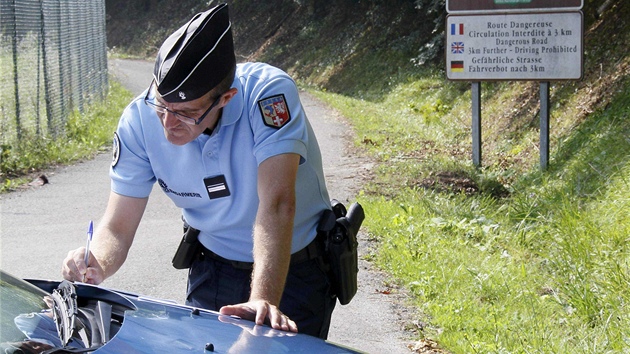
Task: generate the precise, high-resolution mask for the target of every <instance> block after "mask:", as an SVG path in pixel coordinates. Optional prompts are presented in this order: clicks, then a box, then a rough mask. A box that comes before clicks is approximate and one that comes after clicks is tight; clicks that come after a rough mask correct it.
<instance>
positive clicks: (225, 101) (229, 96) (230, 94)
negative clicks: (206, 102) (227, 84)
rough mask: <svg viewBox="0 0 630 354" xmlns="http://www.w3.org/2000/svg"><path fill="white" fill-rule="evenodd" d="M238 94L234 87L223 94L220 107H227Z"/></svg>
mask: <svg viewBox="0 0 630 354" xmlns="http://www.w3.org/2000/svg"><path fill="white" fill-rule="evenodd" d="M237 93H238V89H237V88H236V87H232V88H231V89H229V90H227V91H226V92H225V93H223V95H221V102H219V107H224V106H226V105H227V104H228V103H229V102H230V101H231V100H232V98H234V96H236V94H237Z"/></svg>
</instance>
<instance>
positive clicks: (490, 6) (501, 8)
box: [446, 0, 584, 14]
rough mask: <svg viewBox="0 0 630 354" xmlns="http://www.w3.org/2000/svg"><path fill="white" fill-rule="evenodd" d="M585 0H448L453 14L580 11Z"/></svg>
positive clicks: (447, 10)
mask: <svg viewBox="0 0 630 354" xmlns="http://www.w3.org/2000/svg"><path fill="white" fill-rule="evenodd" d="M583 6H584V0H446V12H448V13H451V14H464V13H492V12H555V11H578V10H581V9H582V7H583Z"/></svg>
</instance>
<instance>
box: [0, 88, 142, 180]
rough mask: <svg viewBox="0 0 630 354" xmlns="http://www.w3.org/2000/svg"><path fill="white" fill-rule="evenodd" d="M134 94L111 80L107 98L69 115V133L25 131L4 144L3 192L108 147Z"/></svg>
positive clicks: (1, 178)
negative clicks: (31, 176) (36, 174)
mask: <svg viewBox="0 0 630 354" xmlns="http://www.w3.org/2000/svg"><path fill="white" fill-rule="evenodd" d="M130 100H131V94H130V93H129V91H127V90H125V89H124V88H122V86H120V84H118V83H117V82H115V81H113V80H110V89H109V93H108V96H107V98H106V99H105V100H104V101H102V102H97V103H94V104H92V105H90V106H88V107H85V108H84V112H83V113H82V114H81V113H79V112H78V111H75V112H73V113H72V114H71V116H70V117H69V118H68V121H67V123H66V128H65V135H63V136H60V137H58V138H56V139H52V138H50V137H47V136H41V135H39V134H36V133H35V132H32V131H28V130H25V131H23V134H24V136H23V139H22V141H21V142H20V143H14V144H7V145H3V146H2V152H1V153H2V159H1V160H0V168H1V171H2V174H1V175H0V192H6V191H10V190H14V189H16V188H19V187H20V186H22V185H24V184H25V183H26V182H27V181H28V177H27V176H28V174H29V173H33V172H36V171H41V170H44V169H46V168H50V167H54V166H56V165H63V164H69V163H73V162H76V161H79V160H81V159H86V158H89V157H92V156H94V154H96V153H98V152H99V151H101V150H102V149H103V148H104V147H108V146H109V143H110V142H111V139H112V134H113V132H114V131H115V130H116V124H117V123H118V119H119V118H120V113H121V112H122V110H123V108H124V107H125V106H126V105H127V104H128V103H129V101H130Z"/></svg>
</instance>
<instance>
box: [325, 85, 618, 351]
mask: <svg viewBox="0 0 630 354" xmlns="http://www.w3.org/2000/svg"><path fill="white" fill-rule="evenodd" d="M568 85H571V84H568ZM586 86H588V85H586ZM526 87H527V85H526V84H513V85H510V84H498V85H495V86H494V87H491V88H490V89H489V90H488V91H487V92H486V97H485V100H486V102H487V103H486V109H487V110H488V111H489V112H500V111H501V110H502V109H503V107H502V106H501V102H506V101H510V100H514V99H515V97H517V96H518V95H519V94H520V92H522V91H523V89H524V88H526ZM556 89H557V90H566V89H565V88H563V86H558V87H557V88H556ZM575 91H576V97H572V98H571V99H568V100H566V103H565V104H557V105H556V106H555V107H554V109H555V112H554V114H555V117H554V119H555V120H556V121H557V122H558V123H557V124H558V125H561V126H571V124H567V121H570V120H571V119H574V117H575V116H574V105H575V102H576V101H579V100H580V95H585V96H587V97H588V93H581V90H575ZM314 93H315V94H316V95H317V96H319V97H320V98H322V99H324V100H326V101H327V102H329V103H330V104H331V105H332V106H334V107H335V108H337V109H338V110H339V111H340V112H341V113H342V114H343V115H345V116H346V117H348V118H349V119H350V120H351V122H352V124H353V126H354V128H355V132H356V135H357V139H356V145H357V146H359V147H361V148H362V149H363V150H364V151H365V153H366V154H368V155H369V156H370V157H371V158H373V159H375V160H376V161H377V162H378V164H377V166H378V167H377V168H376V169H375V171H374V173H375V179H374V180H373V181H372V182H370V183H369V184H368V185H367V186H365V188H364V190H363V191H362V193H361V194H360V195H359V196H358V200H359V201H360V202H361V203H362V204H363V206H364V208H365V210H366V220H365V222H364V226H365V228H366V229H367V230H368V232H369V234H370V237H371V238H372V239H374V240H376V241H377V242H378V243H379V247H378V250H377V251H374V254H371V255H367V257H369V258H370V259H372V260H374V261H375V262H376V264H377V265H378V266H379V267H381V268H382V269H387V270H388V271H389V272H390V274H391V276H392V279H391V281H392V282H397V283H399V284H400V285H402V286H404V287H405V288H406V289H408V290H409V291H410V293H411V294H412V295H413V300H412V301H413V306H416V307H417V308H418V309H419V310H420V311H421V313H422V315H420V317H421V318H419V319H420V320H421V321H422V322H424V323H427V326H426V327H425V328H424V330H422V331H420V332H419V333H418V336H419V337H430V338H431V339H434V340H437V341H438V342H439V343H440V345H441V346H442V347H443V348H445V349H446V350H448V351H451V352H453V353H620V352H630V323H629V322H630V309H629V308H628V303H629V302H630V295H629V292H628V288H629V287H630V246H628V244H629V242H628V241H630V218H628V217H627V215H628V210H630V209H629V207H630V155H629V154H628V151H630V139H628V136H630V119H629V118H630V117H629V115H630V98H629V97H630V80H628V79H624V80H622V81H621V83H620V84H618V85H617V89H616V91H615V94H614V95H612V96H610V97H607V98H606V99H607V100H608V102H609V103H608V104H606V105H603V106H600V108H597V109H595V111H594V112H593V113H592V114H590V115H587V116H585V117H584V118H583V119H582V121H581V122H580V124H577V125H576V124H573V126H572V127H571V128H563V129H557V130H556V131H553V132H552V141H553V142H554V144H553V145H552V151H551V155H552V156H551V165H550V168H549V169H548V170H547V171H544V172H542V171H540V169H539V167H538V156H537V154H530V155H529V156H524V155H522V152H523V151H524V150H526V147H527V145H531V144H532V141H533V140H536V139H537V137H536V127H535V126H533V127H527V125H521V126H520V128H519V130H516V131H514V133H513V134H511V135H509V136H500V135H499V134H498V133H497V135H496V136H491V137H490V138H487V139H492V140H493V141H492V142H490V143H489V144H488V145H485V147H486V148H487V150H486V154H487V155H486V156H488V160H490V161H500V160H501V159H504V160H508V158H507V157H506V156H508V155H511V156H512V157H514V156H520V157H519V158H520V160H519V161H520V162H521V163H518V164H517V163H511V164H510V163H504V164H499V163H493V164H490V165H487V166H484V167H482V168H475V167H473V166H472V162H471V156H470V138H469V137H468V135H469V130H468V129H469V128H468V126H469V124H470V123H469V122H467V119H464V118H462V117H466V116H467V115H468V114H469V113H468V108H467V107H469V104H470V95H469V93H468V92H462V87H461V85H457V84H452V83H448V82H445V81H444V80H443V78H441V77H439V75H435V74H432V73H430V72H428V73H426V75H424V78H422V79H417V80H414V81H413V82H409V83H399V84H397V85H396V86H395V87H393V88H391V89H389V90H388V91H387V92H385V93H383V95H382V96H381V97H380V99H374V97H370V99H365V98H363V97H357V96H349V95H340V94H331V93H325V92H314ZM488 116H490V117H492V114H489V115H488ZM488 116H486V117H488ZM489 130H490V129H489ZM447 171H450V172H457V173H458V174H459V175H462V176H467V177H469V178H470V179H472V180H473V181H475V182H476V183H477V184H478V186H479V192H478V193H473V194H465V193H457V192H453V191H451V192H449V191H443V190H442V191H438V190H434V189H428V188H422V187H421V182H422V181H423V180H424V179H426V178H430V177H431V176H435V175H436V173H439V172H447ZM497 186H499V187H501V188H503V189H504V190H506V191H509V197H497V195H496V194H495V193H494V188H497Z"/></svg>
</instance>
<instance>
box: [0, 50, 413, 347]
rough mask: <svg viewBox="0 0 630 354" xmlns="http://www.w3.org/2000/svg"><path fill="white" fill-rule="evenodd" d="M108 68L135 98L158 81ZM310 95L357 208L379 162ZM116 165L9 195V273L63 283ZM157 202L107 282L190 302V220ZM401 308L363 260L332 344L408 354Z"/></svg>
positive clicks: (345, 193) (4, 215) (337, 180)
mask: <svg viewBox="0 0 630 354" xmlns="http://www.w3.org/2000/svg"><path fill="white" fill-rule="evenodd" d="M109 65H110V71H111V72H112V73H113V74H114V76H115V77H116V79H117V80H118V81H120V82H121V83H123V85H124V86H125V87H127V88H128V89H129V90H130V91H132V92H133V93H134V94H139V93H140V92H142V91H143V90H144V89H145V88H146V87H148V85H149V83H150V81H151V72H152V67H153V66H152V63H150V62H144V61H133V60H111V61H110V63H109ZM301 98H302V102H303V105H304V107H305V109H306V112H307V115H308V117H309V120H310V121H311V124H312V125H313V128H314V130H315V133H316V135H317V137H318V141H319V144H320V147H321V149H322V156H323V159H324V170H325V171H324V172H325V174H326V179H327V185H328V188H329V192H330V195H331V197H332V198H336V199H338V200H340V201H344V202H345V203H346V205H349V204H350V202H352V201H354V196H355V195H356V193H357V192H358V191H359V190H360V188H361V183H362V181H363V180H364V177H365V176H367V175H369V170H370V168H371V164H370V163H369V162H367V161H365V160H364V159H361V158H359V157H358V156H355V155H354V154H352V153H351V152H350V151H351V150H352V149H348V148H347V147H348V146H349V144H350V140H349V138H350V137H351V134H352V131H351V129H350V128H349V127H348V125H347V124H346V123H345V122H344V120H343V119H342V118H341V117H340V116H339V115H338V114H337V113H336V112H334V111H333V110H331V109H330V108H329V107H327V106H325V105H324V104H323V103H321V102H319V101H318V100H316V99H315V98H313V97H312V96H310V95H308V94H307V93H305V92H303V93H302V94H301ZM110 162H111V155H110V154H109V153H103V154H100V155H98V156H97V157H96V158H94V159H93V160H90V161H84V162H81V163H78V164H76V165H73V166H67V167H61V168H58V169H55V170H51V171H46V172H44V173H45V174H46V176H47V178H48V180H49V182H50V183H49V184H46V185H43V186H39V187H38V186H30V187H25V188H23V189H21V190H19V191H16V192H12V193H8V194H3V195H0V214H1V218H0V232H1V233H0V266H1V268H2V269H3V270H5V271H8V272H9V273H12V274H14V275H16V276H18V277H22V278H44V279H54V280H59V279H60V278H61V271H60V270H61V263H62V260H63V259H64V257H65V255H66V254H67V252H68V251H69V250H71V249H74V248H76V247H79V246H83V245H84V244H85V238H86V231H87V226H88V223H89V221H90V220H94V222H95V223H98V221H99V219H100V217H101V216H102V214H103V212H104V210H105V205H106V202H107V198H108V195H109V177H108V170H109V165H110ZM149 199H150V200H149V204H148V207H147V210H146V212H145V215H144V218H143V220H142V222H141V224H140V227H139V229H138V232H137V236H136V238H135V240H134V245H133V247H132V249H131V251H130V252H129V256H128V258H127V261H126V263H125V264H124V265H123V267H122V268H121V269H120V271H119V272H118V273H117V274H115V275H114V276H112V277H111V278H109V279H107V280H106V281H105V282H104V283H103V284H102V285H103V286H105V287H109V288H114V289H120V290H125V291H130V292H134V293H140V294H143V295H147V296H151V297H156V298H162V299H171V300H174V301H177V302H180V303H183V302H184V293H185V289H186V271H182V270H175V269H174V268H173V267H172V266H171V258H172V255H173V252H174V251H175V249H176V247H177V244H178V242H179V238H180V237H181V236H180V235H181V222H180V220H181V217H180V215H181V214H180V212H179V210H178V209H177V208H176V207H175V206H174V205H172V203H171V202H170V199H168V197H166V196H165V195H164V193H162V191H161V190H160V188H159V187H157V186H156V187H155V188H154V189H153V193H152V194H151V196H150V198H149ZM366 217H368V218H369V210H366ZM359 238H360V240H359V242H360V245H361V249H360V253H361V254H365V252H367V247H368V241H367V240H366V236H365V235H364V234H361V235H359ZM0 301H1V299H0ZM400 302H401V301H400V296H397V295H395V294H391V293H390V292H389V291H386V288H385V286H384V285H383V276H382V275H381V274H380V273H378V272H376V271H374V270H373V269H372V268H371V266H370V264H369V263H368V262H366V261H364V260H360V271H359V290H358V293H357V295H356V296H355V298H354V299H353V300H352V302H351V303H350V304H348V305H346V306H341V305H339V304H337V307H336V309H335V312H334V313H333V321H332V324H331V330H330V336H329V340H331V341H333V342H336V343H340V344H344V345H348V346H350V347H353V348H356V349H359V350H363V351H366V352H369V353H391V354H395V353H409V352H410V351H409V349H407V343H408V342H409V340H408V338H407V337H406V336H405V333H404V331H403V329H402V327H403V322H404V319H403V317H404V316H405V312H406V311H405V309H404V308H403V307H402V306H401V305H400Z"/></svg>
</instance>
